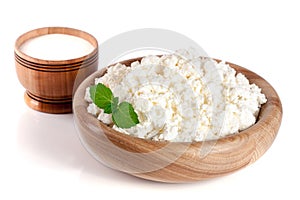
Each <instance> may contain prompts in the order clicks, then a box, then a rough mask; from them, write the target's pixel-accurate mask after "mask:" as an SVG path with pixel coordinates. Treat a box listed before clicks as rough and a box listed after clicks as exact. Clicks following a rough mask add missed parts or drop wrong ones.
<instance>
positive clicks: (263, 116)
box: [73, 57, 283, 146]
mask: <svg viewBox="0 0 300 200" xmlns="http://www.w3.org/2000/svg"><path fill="white" fill-rule="evenodd" d="M142 58H143V57H137V58H131V59H127V60H123V61H120V62H117V63H121V64H125V65H126V66H127V67H130V63H132V62H135V61H140V60H141V59H142ZM212 59H213V60H215V61H217V62H221V61H222V60H221V59H215V58H212ZM117 63H114V64H110V65H109V66H107V67H105V68H102V69H100V70H97V71H96V72H94V73H93V74H91V75H90V76H89V77H87V78H86V79H85V80H84V81H83V82H82V83H81V84H80V85H79V87H78V88H77V90H76V91H75V94H74V95H73V102H75V103H73V113H74V115H77V108H76V106H77V104H78V103H77V102H78V101H77V100H78V99H76V98H78V96H79V93H80V91H81V90H84V91H85V89H86V88H87V87H86V86H90V85H93V84H94V80H95V78H99V77H101V76H103V75H104V74H105V72H106V70H107V69H108V68H109V67H111V66H113V65H115V64H117ZM225 63H226V64H229V65H230V67H232V68H234V69H235V70H236V73H242V74H244V75H245V72H247V73H246V74H247V75H245V76H246V77H247V79H248V80H249V82H250V84H252V83H255V84H256V85H257V86H258V87H260V88H261V90H262V93H263V94H265V96H266V98H267V102H266V103H265V104H263V105H262V106H261V108H260V111H259V114H258V116H257V119H256V122H255V124H253V125H252V126H250V127H249V128H247V129H245V130H243V131H240V132H238V133H235V134H230V135H227V136H224V137H220V138H217V139H212V140H204V141H192V142H172V141H166V140H163V141H154V140H148V139H143V138H138V137H134V136H131V135H127V134H124V133H121V132H119V131H116V130H114V129H112V128H110V127H108V126H107V125H106V124H104V123H103V122H101V121H99V120H98V119H97V118H96V117H94V116H92V115H91V114H89V113H88V112H86V116H85V117H87V118H89V119H91V120H92V119H94V120H96V122H97V123H99V125H100V126H101V127H102V128H104V127H108V129H109V130H111V131H112V132H113V134H117V135H119V136H121V137H127V138H131V139H133V140H137V141H140V142H141V141H143V142H147V143H152V144H154V145H159V146H164V145H166V144H168V143H170V142H171V143H178V144H186V143H189V144H191V145H199V144H202V143H204V142H218V143H221V144H222V143H227V142H228V141H230V140H232V139H233V138H235V137H237V136H240V135H248V137H250V136H251V134H255V133H256V132H258V129H260V128H261V127H263V126H264V125H265V124H277V127H276V129H277V130H278V129H279V127H280V124H281V120H282V112H283V111H282V104H281V101H280V98H279V96H278V94H277V92H276V91H275V89H274V88H273V87H272V86H271V85H270V84H269V83H268V82H267V81H266V80H265V79H264V78H262V77H261V76H259V75H258V74H256V73H254V72H252V71H250V70H248V69H246V68H244V67H241V66H239V65H237V64H234V63H231V62H227V61H226V62H225ZM253 80H256V81H253ZM263 85H265V86H264V87H262V86H263ZM83 97H84V96H83ZM83 101H85V100H84V99H83ZM85 103H86V108H87V106H88V102H86V101H85ZM269 120H270V121H269ZM275 132H276V133H275V137H276V135H277V131H275ZM274 139H275V138H274Z"/></svg>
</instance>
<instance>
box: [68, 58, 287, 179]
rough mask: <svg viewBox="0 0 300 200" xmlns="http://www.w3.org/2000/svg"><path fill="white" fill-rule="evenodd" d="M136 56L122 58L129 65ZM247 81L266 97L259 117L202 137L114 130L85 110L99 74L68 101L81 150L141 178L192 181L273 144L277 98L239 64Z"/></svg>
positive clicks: (245, 161)
mask: <svg viewBox="0 0 300 200" xmlns="http://www.w3.org/2000/svg"><path fill="white" fill-rule="evenodd" d="M135 60H136V59H131V60H127V61H124V62H123V64H126V65H129V64H130V63H131V62H133V61H135ZM228 64H230V66H231V67H233V68H234V69H236V71H238V72H242V73H243V74H244V75H245V76H246V77H247V78H248V79H249V80H250V82H251V83H255V84H257V85H258V86H259V87H260V88H262V92H263V93H264V94H265V95H266V97H267V99H268V102H267V103H266V104H264V105H263V106H262V108H261V111H260V114H259V117H258V121H257V123H256V124H255V125H253V126H252V127H250V128H248V129H246V130H244V131H242V132H240V133H238V134H235V135H231V136H227V137H224V138H221V139H218V140H212V141H204V142H192V143H184V142H176V143H175V142H157V141H151V140H144V139H140V138H136V137H132V136H129V135H125V134H122V133H119V132H117V131H115V130H113V129H111V128H110V127H108V126H106V125H105V124H103V123H101V122H99V121H98V120H97V119H96V118H95V117H94V116H92V115H91V114H89V113H87V111H86V108H87V106H88V104H87V102H85V100H84V93H85V89H86V88H87V87H88V86H90V85H92V84H93V83H94V79H95V78H96V77H100V76H102V75H103V74H104V73H105V71H106V69H103V70H101V71H97V72H95V73H94V74H93V75H91V76H90V77H88V78H87V79H86V80H85V81H83V83H82V84H81V85H80V86H79V88H78V90H77V91H76V93H75V96H74V101H73V110H74V118H75V123H76V126H77V128H78V132H79V136H80V139H81V141H82V143H83V145H84V146H85V147H86V149H87V150H88V151H89V152H90V153H91V154H92V156H93V157H95V158H96V159H97V160H98V161H100V162H102V163H104V164H105V165H107V166H109V167H111V168H113V169H116V170H119V171H122V172H125V173H128V174H131V175H133V176H137V177H140V178H144V179H148V180H153V181H160V182H169V183H181V182H193V181H199V180H204V179H210V178H213V177H218V176H223V175H226V174H230V173H232V172H235V171H237V170H239V169H241V168H243V167H245V166H247V165H249V164H251V163H253V162H255V161H256V160H257V159H258V158H259V157H261V156H262V155H263V154H264V153H265V152H266V151H267V150H268V149H269V147H270V146H271V145H272V143H273V141H274V139H275V137H276V135H277V132H278V129H279V127H280V123H281V118H282V106H281V102H280V99H279V97H278V95H277V93H276V91H275V90H274V89H273V87H272V86H271V85H270V84H269V83H268V82H267V81H265V80H264V79H263V78H262V77H260V76H258V75H257V74H255V73H254V72H251V71H249V70H247V69H245V68H243V67H240V66H238V65H235V64H232V63H228Z"/></svg>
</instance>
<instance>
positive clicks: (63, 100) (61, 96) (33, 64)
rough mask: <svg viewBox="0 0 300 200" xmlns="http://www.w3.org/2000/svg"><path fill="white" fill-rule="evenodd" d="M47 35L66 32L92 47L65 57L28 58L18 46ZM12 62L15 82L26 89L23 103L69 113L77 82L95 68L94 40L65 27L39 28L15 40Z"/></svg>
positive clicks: (95, 50) (54, 111)
mask: <svg viewBox="0 0 300 200" xmlns="http://www.w3.org/2000/svg"><path fill="white" fill-rule="evenodd" d="M47 34H67V35H72V36H76V37H80V38H82V39H85V40H87V41H88V42H89V43H91V44H92V45H93V47H94V50H93V51H92V52H91V53H89V54H87V55H83V56H82V57H78V58H72V59H68V60H43V59H39V58H34V57H31V56H30V55H26V54H25V53H24V52H22V51H21V49H20V47H21V46H22V44H24V43H25V42H26V41H27V40H30V39H32V38H35V37H39V36H42V35H47ZM15 65H16V71H17V75H18V78H19V81H20V82H21V84H22V85H23V86H24V88H25V89H26V92H25V95H24V99H25V102H26V104H27V105H28V106H29V107H30V108H32V109H34V110H37V111H41V112H46V113H55V114H60V113H71V112H72V95H73V91H75V89H76V88H77V86H78V85H79V83H80V82H81V81H83V80H84V79H85V78H86V77H87V76H88V75H90V74H92V73H93V72H95V71H96V70H97V68H98V42H97V40H96V38H95V37H93V36H92V35H91V34H89V33H86V32H84V31H81V30H77V29H73V28H66V27H45V28H39V29H35V30H32V31H29V32H27V33H24V34H23V35H21V36H20V37H19V38H18V39H17V40H16V43H15Z"/></svg>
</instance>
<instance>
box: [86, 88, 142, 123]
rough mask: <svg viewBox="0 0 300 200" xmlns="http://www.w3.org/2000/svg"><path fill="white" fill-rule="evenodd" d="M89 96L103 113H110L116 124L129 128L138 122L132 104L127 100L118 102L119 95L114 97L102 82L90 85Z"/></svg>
mask: <svg viewBox="0 0 300 200" xmlns="http://www.w3.org/2000/svg"><path fill="white" fill-rule="evenodd" d="M90 96H91V99H92V101H93V102H94V104H96V105H97V106H98V107H99V108H101V109H103V111H104V113H107V114H110V113H112V120H113V122H114V123H115V124H116V126H118V127H120V128H130V127H132V126H135V125H136V124H138V123H140V122H139V120H138V116H137V114H136V113H135V111H134V109H133V107H132V105H131V104H130V103H128V102H122V103H120V104H119V97H114V95H113V93H112V91H111V90H110V89H109V88H108V87H106V86H105V85H103V84H102V83H99V84H97V85H94V86H91V87H90Z"/></svg>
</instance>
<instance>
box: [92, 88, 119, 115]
mask: <svg viewBox="0 0 300 200" xmlns="http://www.w3.org/2000/svg"><path fill="white" fill-rule="evenodd" d="M90 96H91V99H92V100H93V102H94V104H96V105H97V106H98V107H99V108H102V109H103V110H104V113H107V114H110V113H112V109H111V105H112V103H113V99H114V95H113V93H112V91H111V90H110V89H109V88H108V87H106V86H105V85H103V84H102V83H98V84H97V85H94V86H91V87H90Z"/></svg>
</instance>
